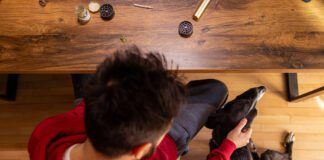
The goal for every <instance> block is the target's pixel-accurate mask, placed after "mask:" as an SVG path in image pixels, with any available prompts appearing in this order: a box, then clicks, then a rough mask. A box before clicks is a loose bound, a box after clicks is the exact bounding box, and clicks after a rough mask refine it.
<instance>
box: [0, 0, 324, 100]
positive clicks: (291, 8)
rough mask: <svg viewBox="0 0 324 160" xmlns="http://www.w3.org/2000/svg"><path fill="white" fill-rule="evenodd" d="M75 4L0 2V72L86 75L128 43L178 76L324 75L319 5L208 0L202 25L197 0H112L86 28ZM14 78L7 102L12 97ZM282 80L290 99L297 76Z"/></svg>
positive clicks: (323, 2) (73, 0) (65, 0)
mask: <svg viewBox="0 0 324 160" xmlns="http://www.w3.org/2000/svg"><path fill="white" fill-rule="evenodd" d="M87 1H88V0H83V2H87ZM103 1H104V0H103ZM80 2H81V1H80V0H49V3H48V4H47V5H46V7H41V6H40V5H39V4H38V0H0V11H1V13H0V73H10V74H12V73H15V74H21V73H91V72H94V70H95V68H96V66H97V64H98V63H100V62H101V61H102V60H103V59H104V58H105V57H106V56H107V55H110V54H111V53H113V52H114V51H115V50H116V49H117V48H120V47H124V46H125V45H130V44H136V45H138V46H139V47H140V48H142V49H143V50H146V51H147V50H150V51H158V52H160V53H164V54H165V56H166V57H167V59H168V61H173V63H174V64H177V65H179V67H180V70H181V71H199V72H208V71H212V72H215V71H221V72H232V71H235V72H236V71H238V72H282V73H285V72H305V71H306V72H307V71H308V72H317V71H324V0H313V1H311V2H309V3H305V2H303V1H302V0H221V1H218V0H213V1H212V2H211V4H210V5H209V7H208V9H207V11H206V13H205V14H204V15H203V17H202V19H201V20H200V21H199V22H194V21H193V20H192V14H193V12H194V11H195V8H196V7H197V5H198V2H199V1H198V0H160V1H159V0H150V1H148V0H133V1H131V0H128V1H126V0H125V1H124V0H111V1H110V3H111V4H112V5H113V6H114V8H115V12H116V15H115V17H114V19H113V20H111V21H104V20H102V19H101V18H100V15H99V13H97V14H92V19H91V21H90V22H89V23H88V24H86V25H80V24H79V23H78V22H77V18H76V15H75V6H77V5H78V4H80ZM134 3H138V4H143V5H150V6H152V7H153V8H154V9H143V8H136V7H134V6H133V4H134ZM184 20H189V21H191V22H192V23H193V25H194V34H193V35H192V36H191V37H190V38H182V37H180V36H179V35H178V25H179V23H180V22H182V21H184ZM121 37H126V39H127V42H126V43H124V42H122V41H121V39H120V38H121ZM15 74H13V75H10V76H9V81H8V82H10V83H9V85H8V86H9V87H8V88H9V90H7V98H8V95H9V99H14V98H15V90H16V88H17V81H18V75H15ZM287 80H288V85H287V86H288V87H289V88H288V91H289V93H288V94H289V99H290V100H295V99H296V97H297V98H298V97H300V96H299V95H298V85H297V78H296V75H295V74H288V75H287ZM10 85H12V86H11V87H10ZM8 88H7V89H8ZM323 90H324V87H322V88H320V89H319V90H314V91H315V92H314V93H313V92H311V93H310V95H308V94H307V95H302V96H301V97H302V98H303V97H309V96H313V95H316V94H319V93H323ZM10 95H11V96H12V97H11V98H10Z"/></svg>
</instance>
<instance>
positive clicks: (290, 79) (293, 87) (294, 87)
mask: <svg viewBox="0 0 324 160" xmlns="http://www.w3.org/2000/svg"><path fill="white" fill-rule="evenodd" d="M286 80H287V91H288V101H290V102H300V101H303V100H306V99H309V98H312V97H315V96H318V95H320V94H323V93H324V86H322V87H320V88H317V89H315V90H312V91H310V92H307V93H304V94H302V95H299V93H298V80H297V73H286Z"/></svg>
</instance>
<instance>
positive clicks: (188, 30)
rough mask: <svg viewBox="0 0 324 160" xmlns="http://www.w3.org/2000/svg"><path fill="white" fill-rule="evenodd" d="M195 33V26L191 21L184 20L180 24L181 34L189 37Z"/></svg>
mask: <svg viewBox="0 0 324 160" xmlns="http://www.w3.org/2000/svg"><path fill="white" fill-rule="evenodd" d="M192 33H193V26H192V24H191V22H189V21H183V22H181V23H180V25H179V34H180V35H181V36H182V37H184V38H188V37H190V36H191V35H192Z"/></svg>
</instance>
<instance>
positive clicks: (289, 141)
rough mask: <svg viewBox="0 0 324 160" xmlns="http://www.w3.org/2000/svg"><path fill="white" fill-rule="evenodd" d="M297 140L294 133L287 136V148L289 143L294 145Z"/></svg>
mask: <svg viewBox="0 0 324 160" xmlns="http://www.w3.org/2000/svg"><path fill="white" fill-rule="evenodd" d="M295 140H296V137H295V133H294V132H289V133H288V134H287V136H286V139H285V143H284V144H285V145H284V146H285V147H286V144H289V143H294V142H295Z"/></svg>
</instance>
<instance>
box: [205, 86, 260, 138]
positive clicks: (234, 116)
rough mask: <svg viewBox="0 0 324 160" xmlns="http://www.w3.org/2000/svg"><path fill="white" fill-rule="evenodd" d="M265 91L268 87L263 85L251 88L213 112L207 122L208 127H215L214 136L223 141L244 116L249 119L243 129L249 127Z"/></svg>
mask: <svg viewBox="0 0 324 160" xmlns="http://www.w3.org/2000/svg"><path fill="white" fill-rule="evenodd" d="M265 91H266V88H265V87H263V86H260V87H256V88H251V89H249V90H247V91H246V92H244V93H243V94H241V95H239V96H237V97H236V98H235V99H234V100H232V101H230V102H228V103H227V104H226V105H225V106H224V107H223V108H222V109H221V110H219V111H217V112H216V113H213V114H212V115H211V116H210V117H209V118H208V121H207V123H206V127H207V128H210V129H214V131H213V138H216V141H217V142H218V143H221V141H222V140H223V139H224V138H225V137H226V135H227V133H228V132H229V131H231V130H232V129H233V128H235V126H236V125H237V124H238V123H239V122H240V120H241V119H243V118H247V120H248V123H247V124H246V126H245V127H244V128H243V130H245V129H247V128H249V127H250V125H251V123H252V121H253V119H254V118H255V116H256V115H257V110H256V108H255V107H256V103H257V102H258V101H259V100H260V99H261V98H262V96H263V95H264V93H265Z"/></svg>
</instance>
